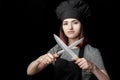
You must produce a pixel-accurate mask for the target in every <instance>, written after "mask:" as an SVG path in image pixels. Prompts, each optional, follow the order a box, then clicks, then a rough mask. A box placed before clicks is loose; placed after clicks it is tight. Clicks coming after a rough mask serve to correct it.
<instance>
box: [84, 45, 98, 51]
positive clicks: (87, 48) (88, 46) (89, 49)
mask: <svg viewBox="0 0 120 80" xmlns="http://www.w3.org/2000/svg"><path fill="white" fill-rule="evenodd" d="M85 50H87V51H90V52H94V51H98V50H99V49H98V48H96V47H93V46H91V45H90V44H87V45H86V46H85Z"/></svg>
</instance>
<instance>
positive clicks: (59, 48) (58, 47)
mask: <svg viewBox="0 0 120 80" xmlns="http://www.w3.org/2000/svg"><path fill="white" fill-rule="evenodd" d="M59 50H61V47H60V46H59V45H58V44H56V45H54V46H53V47H52V48H51V49H50V50H49V51H48V52H50V53H52V54H54V53H56V52H58V51H59Z"/></svg>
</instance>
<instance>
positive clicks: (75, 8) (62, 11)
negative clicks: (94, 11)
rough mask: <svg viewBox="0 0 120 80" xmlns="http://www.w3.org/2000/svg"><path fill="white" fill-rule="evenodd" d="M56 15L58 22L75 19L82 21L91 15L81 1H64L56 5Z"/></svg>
mask: <svg viewBox="0 0 120 80" xmlns="http://www.w3.org/2000/svg"><path fill="white" fill-rule="evenodd" d="M56 15H57V17H58V19H60V20H64V19H67V18H75V19H78V20H80V21H83V20H85V19H86V18H87V17H88V16H90V15H91V14H90V9H89V6H88V4H87V3H85V2H84V1H83V0H66V1H63V2H61V3H60V4H59V5H58V7H57V8H56Z"/></svg>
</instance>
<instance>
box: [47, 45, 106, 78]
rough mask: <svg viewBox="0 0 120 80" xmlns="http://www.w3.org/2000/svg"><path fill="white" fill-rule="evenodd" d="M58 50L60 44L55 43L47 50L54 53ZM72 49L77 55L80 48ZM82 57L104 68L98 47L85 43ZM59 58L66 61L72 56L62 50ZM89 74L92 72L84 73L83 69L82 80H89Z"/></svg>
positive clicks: (70, 59)
mask: <svg viewBox="0 0 120 80" xmlns="http://www.w3.org/2000/svg"><path fill="white" fill-rule="evenodd" d="M60 50H61V48H60V46H58V45H55V46H54V47H53V48H51V49H50V50H49V51H48V52H50V53H51V54H54V53H56V52H58V51H60ZM72 50H73V52H74V53H75V54H76V55H79V50H80V48H75V49H72ZM83 57H84V58H86V59H87V60H90V61H91V62H93V63H94V64H95V65H96V66H97V67H98V68H99V69H101V70H102V69H105V67H104V63H103V59H102V56H101V53H100V51H99V49H97V48H94V47H92V46H91V45H90V44H87V45H86V46H85V48H84V55H83ZM60 58H63V59H65V60H68V61H72V57H71V56H70V55H69V54H68V53H67V52H63V53H62V55H61V56H60ZM90 74H92V73H86V72H85V71H84V70H83V71H82V75H83V80H89V77H90Z"/></svg>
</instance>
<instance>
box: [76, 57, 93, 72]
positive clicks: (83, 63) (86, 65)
mask: <svg viewBox="0 0 120 80" xmlns="http://www.w3.org/2000/svg"><path fill="white" fill-rule="evenodd" d="M75 63H76V64H77V65H78V66H79V67H80V68H81V69H84V70H86V71H87V72H91V71H92V69H93V67H94V66H95V65H94V64H93V63H92V62H90V61H88V60H87V59H85V58H79V59H77V60H76V61H75Z"/></svg>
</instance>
